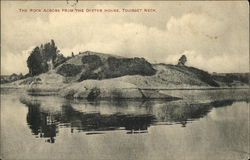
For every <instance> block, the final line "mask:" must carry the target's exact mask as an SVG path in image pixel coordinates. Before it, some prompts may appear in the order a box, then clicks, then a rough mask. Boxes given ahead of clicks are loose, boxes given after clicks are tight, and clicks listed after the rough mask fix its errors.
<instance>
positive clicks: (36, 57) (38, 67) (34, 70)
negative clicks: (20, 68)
mask: <svg viewBox="0 0 250 160" xmlns="http://www.w3.org/2000/svg"><path fill="white" fill-rule="evenodd" d="M27 66H28V68H29V73H30V74H31V75H32V76H34V75H38V74H41V73H43V71H44V64H43V59H42V56H41V54H40V49H39V47H36V48H34V49H33V51H32V52H31V54H30V56H29V57H28V59H27Z"/></svg>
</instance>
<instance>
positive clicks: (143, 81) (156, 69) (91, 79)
mask: <svg viewBox="0 0 250 160" xmlns="http://www.w3.org/2000/svg"><path fill="white" fill-rule="evenodd" d="M248 77H249V74H248V73H246V74H226V75H223V74H209V73H208V72H206V71H203V70H200V69H197V68H194V67H189V66H185V65H171V64H163V63H160V64H151V63H149V62H148V61H146V60H145V59H144V58H137V57H136V58H125V57H120V56H113V55H109V54H102V53H96V52H90V51H86V52H82V53H80V54H78V55H75V56H72V57H71V58H68V60H67V61H66V62H64V63H62V64H60V65H59V66H57V67H56V68H54V69H53V70H50V71H49V72H47V73H43V74H40V75H38V76H34V77H29V78H25V79H22V80H18V81H15V82H12V83H8V84H5V85H1V87H18V88H19V87H26V88H28V91H29V92H30V93H32V94H34V93H35V94H38V95H40V94H45V93H46V94H51V93H55V94H60V95H61V96H64V97H67V98H87V99H96V98H104V99H105V98H107V99H113V98H118V99H120V98H147V99H148V98H151V99H158V98H160V99H174V98H177V97H173V96H169V95H166V94H162V93H161V92H159V90H158V89H193V88H196V89H197V88H218V87H227V88H230V87H241V88H246V87H248V80H249V78H248Z"/></svg>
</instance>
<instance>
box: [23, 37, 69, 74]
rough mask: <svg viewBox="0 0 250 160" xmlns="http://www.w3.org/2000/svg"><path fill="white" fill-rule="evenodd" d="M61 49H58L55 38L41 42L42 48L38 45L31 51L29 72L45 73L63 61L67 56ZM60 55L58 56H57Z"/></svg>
mask: <svg viewBox="0 0 250 160" xmlns="http://www.w3.org/2000/svg"><path fill="white" fill-rule="evenodd" d="M59 52H60V51H59V50H58V49H57V47H56V45H55V42H54V40H51V42H49V43H46V44H44V45H43V44H41V46H40V48H39V47H36V48H34V50H33V51H32V52H31V54H30V56H29V57H28V59H27V66H28V68H29V73H30V75H31V76H34V75H38V74H41V73H45V72H47V71H48V69H49V63H51V62H52V64H50V68H52V69H53V66H55V64H56V65H59V64H60V63H63V62H64V61H65V60H64V59H65V58H64V57H63V55H62V54H60V53H59ZM57 57H58V58H57Z"/></svg>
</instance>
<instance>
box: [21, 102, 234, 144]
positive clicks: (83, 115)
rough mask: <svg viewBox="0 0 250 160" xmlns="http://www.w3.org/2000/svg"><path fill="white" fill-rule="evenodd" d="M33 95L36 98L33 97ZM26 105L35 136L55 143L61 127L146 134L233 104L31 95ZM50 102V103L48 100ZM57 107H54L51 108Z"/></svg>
mask: <svg viewBox="0 0 250 160" xmlns="http://www.w3.org/2000/svg"><path fill="white" fill-rule="evenodd" d="M34 98H35V99H34ZM20 101H21V102H22V103H23V104H25V105H26V106H27V107H28V113H27V123H28V125H29V127H30V129H31V131H32V133H33V134H34V135H36V137H40V138H46V140H45V141H46V142H49V143H55V137H56V135H57V134H58V133H59V130H60V128H62V127H66V128H70V132H71V133H74V132H76V131H77V132H79V131H83V132H85V133H86V135H95V134H103V133H104V132H105V131H112V130H126V133H127V134H138V133H139V134H142V133H148V131H147V130H148V128H149V127H150V126H151V125H172V124H181V126H182V127H186V125H187V124H188V123H189V122H190V121H193V120H196V119H199V118H202V117H204V116H205V115H206V114H208V112H210V110H211V109H212V108H213V107H223V106H228V105H232V103H233V101H232V100H224V101H216V102H211V103H199V104H191V103H187V102H184V101H172V102H163V101H146V102H145V101H120V102H117V101H114V102H107V101H100V102H98V103H97V102H96V103H94V102H88V101H82V102H81V101H80V102H77V101H66V100H62V101H60V102H58V101H55V102H52V101H53V99H49V100H47V99H46V98H44V99H39V97H33V99H29V98H25V99H21V100H20ZM47 101H49V102H50V103H47ZM51 108H56V109H51Z"/></svg>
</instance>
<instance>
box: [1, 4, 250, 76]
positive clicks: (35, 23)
mask: <svg viewBox="0 0 250 160" xmlns="http://www.w3.org/2000/svg"><path fill="white" fill-rule="evenodd" d="M72 4H73V2H70V3H69V4H67V2H66V0H65V1H1V74H2V75H6V74H12V73H23V74H25V73H27V72H28V68H27V64H26V59H27V57H28V56H29V54H30V52H31V51H32V49H33V48H34V47H36V46H40V45H41V44H44V43H46V42H49V41H50V40H51V39H53V40H54V41H55V43H56V45H57V46H58V48H59V50H60V52H61V53H62V54H63V55H65V56H68V55H71V52H74V53H75V54H78V53H79V52H83V51H87V50H89V51H95V52H101V53H109V54H114V55H121V56H125V57H144V58H145V59H146V60H148V61H149V62H151V63H170V64H176V63H177V61H178V59H179V57H180V56H181V55H183V54H185V55H186V56H187V64H186V65H188V66H193V67H197V68H200V69H203V70H206V71H208V72H224V73H228V72H249V9H248V3H247V2H246V1H245V2H244V1H238V2H236V1H203V2H199V1H187V2H185V1H165V2H164V1H154V2H150V1H137V2H136V1H119V2H114V1H106V2H104V1H100V2H99V1H87V2H86V1H79V2H78V3H77V4H76V5H75V6H72ZM19 9H27V10H29V9H59V10H60V11H61V10H62V9H83V10H85V11H86V9H103V10H104V9H119V10H120V11H122V9H154V10H155V12H118V13H114V12H73V13H72V12H71V13H70V12H59V13H56V12H29V11H28V12H20V10H19Z"/></svg>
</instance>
